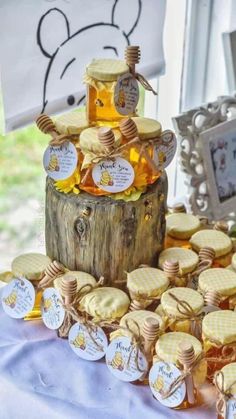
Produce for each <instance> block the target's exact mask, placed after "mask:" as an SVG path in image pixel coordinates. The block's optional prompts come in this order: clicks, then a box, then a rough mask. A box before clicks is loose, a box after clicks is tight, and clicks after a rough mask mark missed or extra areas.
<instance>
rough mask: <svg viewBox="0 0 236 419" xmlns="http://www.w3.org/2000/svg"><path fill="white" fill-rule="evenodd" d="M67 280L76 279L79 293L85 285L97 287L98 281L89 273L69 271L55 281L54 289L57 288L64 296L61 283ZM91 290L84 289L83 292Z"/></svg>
mask: <svg viewBox="0 0 236 419" xmlns="http://www.w3.org/2000/svg"><path fill="white" fill-rule="evenodd" d="M67 278H74V279H76V281H77V291H79V289H80V288H81V287H83V286H85V285H87V284H88V285H92V286H93V287H94V286H95V285H96V279H95V278H94V277H93V276H92V275H90V274H88V273H87V272H80V271H69V272H67V273H65V274H64V275H61V276H59V277H58V278H56V279H54V287H55V288H57V289H58V290H59V291H60V293H61V294H62V295H63V292H62V289H61V283H62V280H63V279H65V280H67ZM88 290H89V288H86V287H85V288H83V290H82V292H86V291H88Z"/></svg>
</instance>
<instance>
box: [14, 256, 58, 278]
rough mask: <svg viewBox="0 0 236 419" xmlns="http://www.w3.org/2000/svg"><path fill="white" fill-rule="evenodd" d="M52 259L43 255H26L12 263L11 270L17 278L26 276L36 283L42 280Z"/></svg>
mask: <svg viewBox="0 0 236 419" xmlns="http://www.w3.org/2000/svg"><path fill="white" fill-rule="evenodd" d="M51 262H52V261H51V259H50V258H49V257H48V256H46V255H42V254H41V253H25V254H23V255H20V256H18V257H16V258H15V259H14V260H13V261H12V265H11V270H12V273H13V275H15V276H24V277H25V278H27V279H29V280H31V281H35V280H40V279H41V276H42V274H43V273H44V271H45V269H46V268H47V266H48V265H49V264H50V263H51Z"/></svg>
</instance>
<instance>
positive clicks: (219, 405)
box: [214, 371, 236, 419]
mask: <svg viewBox="0 0 236 419" xmlns="http://www.w3.org/2000/svg"><path fill="white" fill-rule="evenodd" d="M214 384H215V386H216V390H217V392H218V395H217V400H216V410H217V413H218V414H219V415H221V416H223V418H224V419H227V401H228V400H229V399H231V398H232V397H233V394H232V393H231V390H232V388H233V386H234V385H235V384H236V380H235V381H234V382H233V383H232V384H231V385H230V386H229V387H228V388H227V389H225V377H224V373H223V372H222V371H217V372H216V373H215V376H214Z"/></svg>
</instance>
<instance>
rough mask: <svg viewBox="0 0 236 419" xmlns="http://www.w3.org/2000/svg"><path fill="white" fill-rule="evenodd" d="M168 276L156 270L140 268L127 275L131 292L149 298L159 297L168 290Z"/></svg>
mask: <svg viewBox="0 0 236 419" xmlns="http://www.w3.org/2000/svg"><path fill="white" fill-rule="evenodd" d="M168 286H169V280H168V279H167V277H166V274H165V273H164V272H163V271H161V270H160V269H156V268H138V269H135V270H134V271H132V272H129V273H128V274H127V288H128V290H129V292H131V293H133V294H136V295H145V296H147V297H158V296H161V294H162V293H163V292H164V291H165V290H166V289H167V288H168Z"/></svg>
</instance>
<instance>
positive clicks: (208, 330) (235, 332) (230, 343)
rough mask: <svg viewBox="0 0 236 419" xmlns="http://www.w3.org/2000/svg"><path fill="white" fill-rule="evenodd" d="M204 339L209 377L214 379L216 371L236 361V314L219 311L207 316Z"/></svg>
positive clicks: (203, 333) (204, 320)
mask: <svg viewBox="0 0 236 419" xmlns="http://www.w3.org/2000/svg"><path fill="white" fill-rule="evenodd" d="M202 339H203V346H204V351H205V353H206V358H207V363H208V377H209V378H212V377H213V375H214V373H215V371H218V370H219V369H221V368H222V367H224V366H225V365H226V364H228V363H229V362H234V361H236V355H235V342H236V312H235V311H230V310H219V311H214V312H212V313H209V314H207V315H206V316H205V317H204V318H203V321H202Z"/></svg>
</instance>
